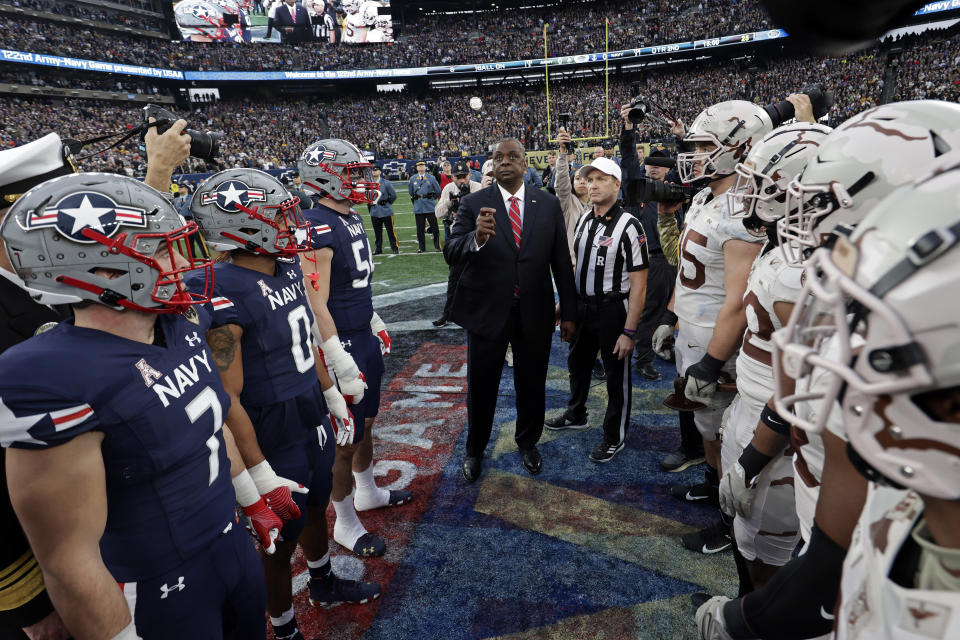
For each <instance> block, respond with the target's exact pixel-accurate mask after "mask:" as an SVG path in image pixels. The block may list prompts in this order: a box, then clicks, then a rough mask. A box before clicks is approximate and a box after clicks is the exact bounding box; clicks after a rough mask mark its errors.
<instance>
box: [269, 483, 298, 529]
mask: <svg viewBox="0 0 960 640" xmlns="http://www.w3.org/2000/svg"><path fill="white" fill-rule="evenodd" d="M263 500H264V502H266V503H267V506H268V507H270V510H271V511H273V512H274V513H275V514H277V516H279V517H280V519H281V520H283V521H284V522H287V521H288V520H296V519H297V518H299V517H300V507H298V506H297V503H296V502H294V501H293V494H291V493H290V489H289V488H288V487H277V488H276V489H274V490H273V491H271V492H269V493H265V494H263Z"/></svg>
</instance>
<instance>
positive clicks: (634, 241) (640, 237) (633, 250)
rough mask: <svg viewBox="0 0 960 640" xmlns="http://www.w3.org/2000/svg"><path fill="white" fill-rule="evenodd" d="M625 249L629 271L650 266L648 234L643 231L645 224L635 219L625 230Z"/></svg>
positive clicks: (623, 241)
mask: <svg viewBox="0 0 960 640" xmlns="http://www.w3.org/2000/svg"><path fill="white" fill-rule="evenodd" d="M621 242H622V243H624V245H625V246H624V247H623V251H624V254H625V255H626V258H627V261H626V266H627V271H628V272H629V271H642V270H644V269H646V268H647V267H649V266H650V259H649V257H648V256H647V234H645V233H644V232H643V225H642V224H640V221H639V220H636V219H634V220H633V221H632V222H631V223H630V224H628V225H627V228H626V229H624V230H623V240H621Z"/></svg>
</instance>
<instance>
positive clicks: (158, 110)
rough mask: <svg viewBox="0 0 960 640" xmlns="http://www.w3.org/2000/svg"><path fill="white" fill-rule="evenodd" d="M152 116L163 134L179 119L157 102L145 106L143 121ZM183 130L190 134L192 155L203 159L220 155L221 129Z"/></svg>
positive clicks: (210, 158)
mask: <svg viewBox="0 0 960 640" xmlns="http://www.w3.org/2000/svg"><path fill="white" fill-rule="evenodd" d="M150 118H154V119H155V120H156V122H155V123H153V124H154V125H156V127H157V133H160V134H163V133H165V132H166V131H167V129H169V128H170V126H171V125H172V124H173V123H174V122H176V121H177V116H176V115H174V113H173V112H171V111H168V110H167V109H164V108H163V107H158V106H157V105H155V104H148V105H147V106H145V107H144V108H143V121H144V122H145V123H146V122H148V121H149V119H150ZM183 132H184V133H185V134H187V135H188V136H190V155H191V156H193V157H194V158H200V159H201V160H213V159H214V158H216V157H217V156H218V155H220V138H222V137H223V133H222V132H219V131H206V132H203V131H197V130H195V129H184V130H183Z"/></svg>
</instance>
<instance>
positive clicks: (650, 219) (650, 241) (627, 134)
mask: <svg viewBox="0 0 960 640" xmlns="http://www.w3.org/2000/svg"><path fill="white" fill-rule="evenodd" d="M630 109H631V106H630V105H629V104H628V105H625V106H624V107H623V108H622V109H621V110H620V115H621V116H622V117H623V130H622V132H621V134H620V153H621V154H623V159H622V164H621V166H622V169H623V172H624V177H625V181H629V180H631V179H636V178H642V177H646V178H649V179H650V180H656V181H658V182H664V181H665V179H666V177H667V171H668V168H667V167H665V166H662V165H663V164H666V162H665V161H668V160H669V159H670V158H669V156H668V155H667V153H666V152H664V151H659V150H658V151H654V152H653V153H651V154H650V155H651V158H654V157H656V158H660V161H658V160H651V162H650V163H649V164H643V165H642V164H640V158H639V155H638V154H637V146H636V138H635V125H634V123H633V122H632V121H631V120H630V117H629V114H630ZM629 204H634V203H629ZM658 206H659V203H658V202H656V201H653V200H649V201H646V202H638V203H636V207H635V208H634V207H632V206H628V207H627V210H628V211H631V212H632V213H634V214H635V215H636V216H637V217H638V218H639V219H640V224H642V225H643V228H644V229H645V230H648V231H647V252H648V254H649V256H650V270H649V272H648V274H647V297H646V303H645V305H644V308H643V316H641V318H640V324H639V325H637V349H636V355H635V357H634V366H635V368H636V371H637V373H639V374H640V375H641V376H643V377H644V378H646V379H647V380H659V379H660V378H661V376H660V372H659V371H657V370H656V368H655V367H654V366H653V356H654V352H653V347H652V340H653V332H654V331H655V330H656V328H657V327H658V326H659V324H660V316H662V315H663V312H664V310H665V309H666V305H667V302H669V300H670V296H671V295H673V285H674V281H675V280H676V278H677V272H676V269H675V268H674V267H671V266H670V263H669V262H667V259H666V257H665V256H664V254H663V249H662V246H661V244H660V236H659V234H658V233H657V231H656V229H657V222H658V215H657V209H658Z"/></svg>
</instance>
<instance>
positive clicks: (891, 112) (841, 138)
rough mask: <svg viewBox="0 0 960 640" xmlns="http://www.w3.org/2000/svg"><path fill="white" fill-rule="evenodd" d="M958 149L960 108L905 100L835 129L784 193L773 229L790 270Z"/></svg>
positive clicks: (943, 103)
mask: <svg viewBox="0 0 960 640" xmlns="http://www.w3.org/2000/svg"><path fill="white" fill-rule="evenodd" d="M952 149H953V150H955V149H960V105H958V104H955V103H950V102H943V101H940V100H910V101H907V102H894V103H892V104H886V105H883V106H880V107H874V108H873V109H867V110H866V111H864V112H863V113H860V114H858V115H856V116H854V117H852V118H850V119H849V120H847V121H846V122H844V123H843V124H841V125H840V126H839V127H837V128H836V130H834V131H833V133H831V134H830V135H829V136H827V139H826V140H824V141H823V143H822V144H821V145H820V148H819V149H818V150H817V154H816V156H815V157H813V158H811V159H810V161H809V162H808V163H807V166H806V168H804V170H803V173H801V174H800V175H799V176H797V177H796V178H795V179H794V180H793V181H792V182H791V183H790V186H789V188H788V190H787V203H786V215H785V216H784V217H783V218H781V219H780V221H779V222H778V223H777V233H778V235H779V236H780V248H781V250H782V251H783V253H784V257H785V259H786V260H787V261H788V262H790V263H791V264H795V265H796V264H800V263H802V262H803V260H804V258H805V256H806V255H807V254H809V253H810V251H812V250H813V249H815V248H816V247H818V246H820V245H821V244H823V243H824V241H826V240H827V239H828V238H829V237H830V236H831V234H832V233H833V231H834V229H836V228H837V226H839V225H845V226H851V225H855V224H857V223H858V222H859V221H860V219H861V218H863V216H864V215H865V214H866V213H867V212H868V211H870V209H871V208H873V207H874V206H875V205H876V204H877V202H879V201H880V200H881V199H882V198H884V197H885V196H886V195H888V194H889V193H890V192H892V191H893V190H894V189H896V188H897V187H898V186H901V185H904V184H908V183H910V182H912V181H913V180H916V179H917V178H919V177H920V176H922V175H924V174H925V173H926V171H927V169H928V167H929V166H930V164H931V163H932V162H933V161H934V160H935V159H936V158H938V157H939V156H941V155H943V154H945V153H947V152H949V151H950V150H952Z"/></svg>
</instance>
